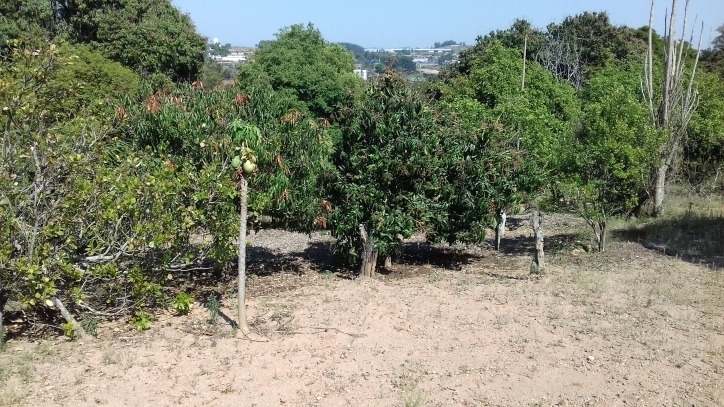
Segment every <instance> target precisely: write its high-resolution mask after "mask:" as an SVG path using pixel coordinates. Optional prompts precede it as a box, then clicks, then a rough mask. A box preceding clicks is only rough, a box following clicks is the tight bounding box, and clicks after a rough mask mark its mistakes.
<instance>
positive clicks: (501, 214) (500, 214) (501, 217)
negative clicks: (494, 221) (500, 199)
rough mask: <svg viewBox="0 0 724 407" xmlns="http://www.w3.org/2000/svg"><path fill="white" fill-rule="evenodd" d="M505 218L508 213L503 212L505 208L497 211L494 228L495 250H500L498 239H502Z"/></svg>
mask: <svg viewBox="0 0 724 407" xmlns="http://www.w3.org/2000/svg"><path fill="white" fill-rule="evenodd" d="M507 219H508V215H507V214H506V213H505V209H503V210H501V211H500V212H498V226H496V228H495V250H500V241H501V240H502V239H503V233H505V222H506V221H507Z"/></svg>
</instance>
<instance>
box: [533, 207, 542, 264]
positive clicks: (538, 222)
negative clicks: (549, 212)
mask: <svg viewBox="0 0 724 407" xmlns="http://www.w3.org/2000/svg"><path fill="white" fill-rule="evenodd" d="M542 223H543V216H542V215H541V213H540V212H539V211H535V212H533V233H534V234H535V257H534V258H533V267H532V271H534V272H535V273H536V274H539V273H542V272H543V271H544V269H545V253H544V251H543V226H542Z"/></svg>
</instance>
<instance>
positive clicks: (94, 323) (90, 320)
mask: <svg viewBox="0 0 724 407" xmlns="http://www.w3.org/2000/svg"><path fill="white" fill-rule="evenodd" d="M99 322H100V321H99V320H98V317H96V316H95V315H88V316H85V317H83V319H81V320H80V322H79V323H80V326H81V327H82V328H83V330H84V331H85V332H86V333H87V334H88V335H91V336H98V323H99Z"/></svg>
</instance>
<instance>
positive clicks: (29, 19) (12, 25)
mask: <svg viewBox="0 0 724 407" xmlns="http://www.w3.org/2000/svg"><path fill="white" fill-rule="evenodd" d="M59 35H60V36H63V37H65V38H67V39H68V40H70V41H71V42H72V43H81V44H88V45H89V46H90V47H91V48H92V49H93V50H94V51H99V52H100V53H102V54H103V55H104V56H105V57H107V58H109V59H111V60H113V61H116V62H120V63H121V64H123V65H125V66H126V67H129V68H131V69H133V70H134V71H136V72H137V73H139V74H146V75H148V74H162V75H164V76H166V77H167V78H169V79H171V80H173V81H177V82H178V81H193V80H196V79H197V78H198V77H199V75H200V72H201V68H202V66H203V63H204V52H205V51H206V40H205V39H204V38H203V37H202V36H201V35H199V34H198V33H197V32H196V29H195V27H194V25H193V23H192V22H191V18H190V17H189V16H188V15H185V14H182V13H181V12H180V11H179V10H178V9H177V8H176V7H174V6H173V4H172V3H171V1H170V0H50V1H47V0H45V1H43V0H30V1H18V0H7V1H3V2H2V4H0V41H2V43H1V44H2V46H4V43H5V40H8V39H13V38H36V39H37V38H42V37H46V38H54V37H56V36H59Z"/></svg>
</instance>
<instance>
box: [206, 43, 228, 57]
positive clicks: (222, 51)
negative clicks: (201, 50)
mask: <svg viewBox="0 0 724 407" xmlns="http://www.w3.org/2000/svg"><path fill="white" fill-rule="evenodd" d="M230 52H231V44H229V43H226V44H224V45H221V44H219V43H215V44H209V54H210V55H213V56H220V57H225V56H227V55H229V53H230Z"/></svg>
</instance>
